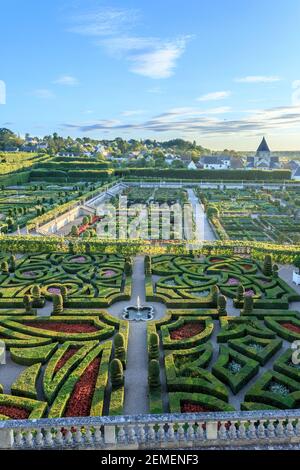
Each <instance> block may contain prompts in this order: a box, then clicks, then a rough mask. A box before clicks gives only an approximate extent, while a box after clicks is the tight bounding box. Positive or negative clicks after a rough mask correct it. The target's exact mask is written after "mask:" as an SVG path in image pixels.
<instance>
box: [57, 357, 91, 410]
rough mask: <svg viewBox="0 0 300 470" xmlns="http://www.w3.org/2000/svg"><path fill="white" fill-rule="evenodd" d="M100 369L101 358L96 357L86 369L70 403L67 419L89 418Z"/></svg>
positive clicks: (67, 408)
mask: <svg viewBox="0 0 300 470" xmlns="http://www.w3.org/2000/svg"><path fill="white" fill-rule="evenodd" d="M99 367H100V358H99V357H96V358H95V359H94V360H93V361H92V362H91V363H90V365H89V366H88V367H87V368H86V369H85V371H84V373H83V374H82V376H81V377H80V379H79V380H78V381H77V383H76V385H75V387H74V390H73V392H72V394H71V397H70V399H69V401H68V404H67V407H66V411H65V414H64V416H65V417H72V416H89V414H90V409H91V403H92V398H93V394H94V389H95V385H96V381H97V376H98V371H99Z"/></svg>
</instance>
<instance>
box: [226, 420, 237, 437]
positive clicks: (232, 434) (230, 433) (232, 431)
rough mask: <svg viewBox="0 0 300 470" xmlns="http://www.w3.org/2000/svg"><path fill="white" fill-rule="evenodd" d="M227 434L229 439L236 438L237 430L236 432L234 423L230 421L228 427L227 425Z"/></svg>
mask: <svg viewBox="0 0 300 470" xmlns="http://www.w3.org/2000/svg"><path fill="white" fill-rule="evenodd" d="M228 436H229V438H230V439H236V438H237V432H236V427H235V423H234V422H233V423H231V425H230V427H229V431H228Z"/></svg>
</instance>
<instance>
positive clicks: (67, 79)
mask: <svg viewBox="0 0 300 470" xmlns="http://www.w3.org/2000/svg"><path fill="white" fill-rule="evenodd" d="M53 83H55V84H56V85H65V86H76V85H79V80H78V78H76V77H73V76H72V75H61V76H60V77H59V78H57V79H56V80H54V82H53Z"/></svg>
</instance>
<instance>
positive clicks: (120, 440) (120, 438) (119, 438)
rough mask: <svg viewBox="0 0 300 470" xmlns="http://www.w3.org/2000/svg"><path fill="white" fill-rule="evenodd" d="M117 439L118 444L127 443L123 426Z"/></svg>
mask: <svg viewBox="0 0 300 470" xmlns="http://www.w3.org/2000/svg"><path fill="white" fill-rule="evenodd" d="M117 439H118V442H120V443H121V444H123V443H124V442H126V433H125V429H124V426H123V425H121V426H120V428H119V432H118V435H117Z"/></svg>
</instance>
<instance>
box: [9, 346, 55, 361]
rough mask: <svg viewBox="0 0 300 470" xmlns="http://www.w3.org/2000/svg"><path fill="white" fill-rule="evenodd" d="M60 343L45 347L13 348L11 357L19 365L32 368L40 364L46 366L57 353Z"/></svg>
mask: <svg viewBox="0 0 300 470" xmlns="http://www.w3.org/2000/svg"><path fill="white" fill-rule="evenodd" d="M58 344H59V343H51V344H47V345H45V346H37V347H33V348H25V349H23V348H11V349H10V357H11V358H12V360H13V361H14V362H16V363H17V364H21V365H24V366H31V365H33V364H36V363H38V362H41V363H42V364H45V363H46V362H47V361H48V360H49V358H50V357H51V356H52V354H53V353H54V351H56V349H57V347H58Z"/></svg>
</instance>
